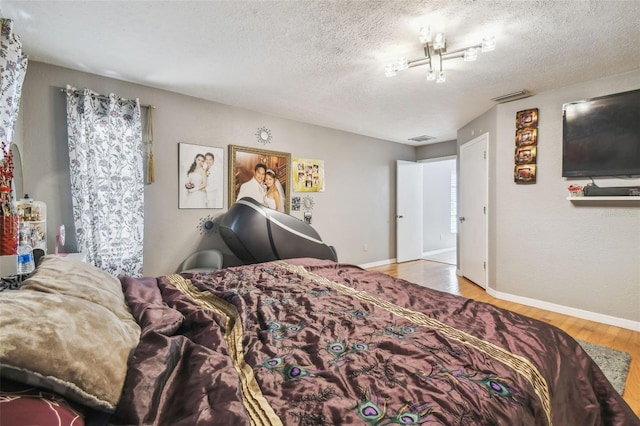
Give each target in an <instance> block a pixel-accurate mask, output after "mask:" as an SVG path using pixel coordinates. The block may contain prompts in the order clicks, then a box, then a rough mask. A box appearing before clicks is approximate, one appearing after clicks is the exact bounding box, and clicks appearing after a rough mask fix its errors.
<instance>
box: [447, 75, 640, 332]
mask: <svg viewBox="0 0 640 426" xmlns="http://www.w3.org/2000/svg"><path fill="white" fill-rule="evenodd" d="M639 82H640V70H639V71H634V72H630V73H625V74H621V75H618V76H612V77H609V78H605V79H600V80H595V81H590V82H585V83H579V84H576V85H573V86H569V87H565V88H563V89H560V90H556V91H553V92H547V93H542V94H539V95H536V96H533V97H530V98H527V99H523V100H519V101H515V102H511V103H505V104H500V105H498V106H497V107H495V108H494V109H492V110H491V111H489V112H488V113H486V114H484V115H483V116H482V117H479V118H478V119H476V120H474V121H473V122H471V123H470V124H469V125H467V126H465V127H464V128H463V129H461V130H460V131H459V132H458V140H459V143H464V142H466V141H468V140H470V139H472V138H473V137H475V136H477V135H479V134H481V133H483V132H485V131H487V130H488V131H489V133H490V138H489V141H490V147H489V151H490V161H491V165H490V173H491V176H490V179H491V182H490V188H491V189H490V200H489V203H490V207H489V212H490V218H489V219H490V225H489V226H490V238H489V244H490V251H489V253H490V263H489V266H490V277H489V286H490V287H491V288H492V289H495V290H496V291H497V292H500V293H503V294H508V295H517V296H519V297H524V298H529V299H533V300H539V301H544V302H548V303H550V304H556V305H560V306H566V307H571V308H574V309H577V310H582V311H586V312H594V313H599V314H602V315H604V316H609V317H615V318H622V319H627V320H630V321H635V322H638V321H640V266H639V265H640V202H637V201H632V202H619V201H615V202H591V203H590V204H589V205H583V204H577V203H572V202H571V201H568V200H567V199H566V197H567V196H568V195H569V193H568V191H567V187H568V186H569V184H571V183H573V184H580V185H584V184H586V183H588V182H589V180H588V179H573V180H567V179H566V178H563V177H562V176H561V175H562V104H563V103H566V102H570V101H576V100H580V99H585V98H590V97H595V96H601V95H606V94H611V93H616V92H623V91H627V90H632V89H637V88H638V86H639ZM529 108H538V109H539V125H538V154H537V155H538V156H537V165H538V171H537V183H536V184H534V185H516V184H515V183H514V182H513V166H514V163H513V155H514V147H515V145H514V134H515V115H516V112H517V111H521V110H524V109H529ZM492 123H495V131H494V130H493V129H492ZM472 132H473V133H474V135H475V136H474V135H472V134H471V133H472ZM494 135H495V136H494ZM596 182H597V183H598V185H600V186H627V185H640V179H632V180H630V179H625V180H620V179H599V178H598V179H596Z"/></svg>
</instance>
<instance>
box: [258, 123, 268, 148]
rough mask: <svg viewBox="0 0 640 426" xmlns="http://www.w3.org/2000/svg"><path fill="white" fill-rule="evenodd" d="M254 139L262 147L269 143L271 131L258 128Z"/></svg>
mask: <svg viewBox="0 0 640 426" xmlns="http://www.w3.org/2000/svg"><path fill="white" fill-rule="evenodd" d="M256 137H257V138H258V142H260V143H261V144H263V145H266V144H268V143H271V130H269V129H267V128H266V127H259V128H258V131H257V132H256Z"/></svg>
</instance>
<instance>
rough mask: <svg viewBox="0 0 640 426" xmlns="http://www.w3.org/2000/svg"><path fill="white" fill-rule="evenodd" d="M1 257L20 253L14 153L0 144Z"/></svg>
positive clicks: (4, 143)
mask: <svg viewBox="0 0 640 426" xmlns="http://www.w3.org/2000/svg"><path fill="white" fill-rule="evenodd" d="M0 154H1V155H2V160H0V255H1V256H9V255H15V254H17V253H18V215H17V214H16V211H15V206H14V205H13V196H12V189H11V187H12V185H13V171H14V164H13V152H12V151H11V150H10V149H9V147H8V146H7V144H6V142H4V141H2V142H0Z"/></svg>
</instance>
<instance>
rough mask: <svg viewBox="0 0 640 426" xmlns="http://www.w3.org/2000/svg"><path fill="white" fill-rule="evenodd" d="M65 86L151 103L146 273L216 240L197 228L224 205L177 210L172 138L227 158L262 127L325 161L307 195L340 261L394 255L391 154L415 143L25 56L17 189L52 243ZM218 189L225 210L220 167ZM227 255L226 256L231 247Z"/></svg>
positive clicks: (60, 189) (63, 176) (60, 206)
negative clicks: (318, 187)
mask: <svg viewBox="0 0 640 426" xmlns="http://www.w3.org/2000/svg"><path fill="white" fill-rule="evenodd" d="M122 78H124V77H122ZM67 84H70V85H72V86H74V87H78V88H84V87H88V88H90V89H92V90H94V91H96V92H98V93H103V94H105V93H110V92H114V93H117V94H118V95H120V96H123V97H126V98H136V97H138V98H140V102H141V103H143V104H153V105H155V106H156V107H157V109H156V110H154V154H155V155H154V159H155V164H156V175H157V179H156V182H155V183H154V184H152V185H149V186H147V187H146V189H145V240H144V273H145V274H146V275H160V274H164V273H170V272H174V271H175V270H176V268H177V267H178V266H179V263H180V262H181V261H182V260H183V259H184V258H185V257H186V256H187V255H188V254H189V253H191V252H193V251H195V250H196V249H198V248H204V247H214V246H219V245H220V244H221V241H220V240H219V236H218V235H206V236H201V235H200V233H199V231H198V229H197V228H196V226H197V224H198V223H199V221H200V219H201V218H203V217H205V216H207V215H208V214H212V215H213V216H217V215H219V214H221V213H223V212H224V211H225V210H205V209H178V183H177V177H178V170H177V169H178V145H177V144H178V143H179V142H187V143H194V144H200V145H209V146H215V147H221V148H225V155H226V148H227V146H228V145H229V144H233V145H241V146H248V147H259V148H263V147H264V146H263V145H261V144H259V143H258V142H257V140H256V136H255V133H256V131H257V129H258V128H259V127H262V126H265V127H267V128H268V129H270V130H271V133H272V135H273V139H272V142H271V143H270V144H269V145H268V146H266V147H264V148H266V149H270V150H274V151H282V152H289V153H291V155H292V157H303V158H313V159H322V160H324V161H325V169H326V191H325V192H323V193H314V194H312V195H311V196H312V197H313V198H314V201H315V207H314V210H313V226H314V228H316V230H317V231H318V232H319V233H320V235H321V236H322V238H323V240H324V241H325V242H327V243H328V244H331V245H334V246H335V247H336V249H337V251H338V256H339V259H340V261H345V262H349V263H355V264H363V263H370V262H375V261H380V260H386V259H392V258H394V257H395V220H394V219H393V218H394V217H395V202H390V201H389V200H395V161H396V160H415V148H414V147H410V146H407V145H401V144H397V143H393V142H387V141H383V140H379V139H373V138H369V137H365V136H360V135H356V134H353V133H347V132H343V131H339V130H333V129H328V128H324V127H318V126H313V125H309V124H305V123H300V122H296V121H291V120H286V119H282V118H278V117H274V116H270V115H267V114H261V113H257V112H252V111H248V110H244V109H240V108H235V107H231V106H227V105H222V104H218V103H214V102H208V101H204V100H201V99H197V98H193V97H189V96H183V95H179V94H176V93H171V92H167V91H163V90H158V89H153V88H149V87H144V86H140V85H136V84H131V83H127V82H125V81H121V80H115V79H110V78H105V77H100V76H97V75H93V74H87V73H82V72H78V71H73V70H70V69H66V68H60V67H55V66H51V65H48V64H44V63H38V62H30V63H29V68H28V70H27V75H26V78H25V82H24V87H23V99H22V108H21V115H22V126H23V129H21V130H22V133H21V134H22V138H23V141H22V145H23V151H24V169H25V191H26V192H28V193H29V194H30V195H31V197H33V198H35V199H38V200H42V201H45V202H46V203H47V207H48V233H49V235H48V240H49V248H50V250H51V249H52V248H53V241H54V237H55V232H54V230H55V229H56V227H57V225H58V224H60V223H64V224H65V226H66V227H67V229H70V228H71V227H72V226H73V220H72V218H71V216H72V212H71V195H70V189H69V167H68V161H69V160H68V149H67V130H66V106H65V95H64V94H63V93H61V92H60V88H62V87H65V86H66V85H67ZM225 160H226V159H225ZM225 162H226V161H225ZM224 187H225V209H226V205H227V202H226V191H227V189H226V188H227V166H226V164H225V185H224ZM296 195H305V194H296ZM71 240H72V241H71V242H70V243H69V244H68V245H67V247H69V248H70V247H72V244H73V239H71ZM364 244H366V245H367V247H368V250H367V251H366V252H365V251H363V245H364ZM227 252H228V251H227ZM225 261H229V262H231V263H234V259H233V258H232V257H231V256H230V254H229V253H227V254H226V256H225Z"/></svg>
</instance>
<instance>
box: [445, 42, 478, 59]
mask: <svg viewBox="0 0 640 426" xmlns="http://www.w3.org/2000/svg"><path fill="white" fill-rule="evenodd" d="M481 48H482V44H476V45H473V46H467V47H463V48H461V49H456V50H451V51H449V52H444V53H442V57H443V59H450V58H449V57H450V56H452V55H457V56H454V57H456V58H457V57H458V56H460V54H461V53H462V54H463V55H464V51H465V50H467V49H481Z"/></svg>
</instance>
